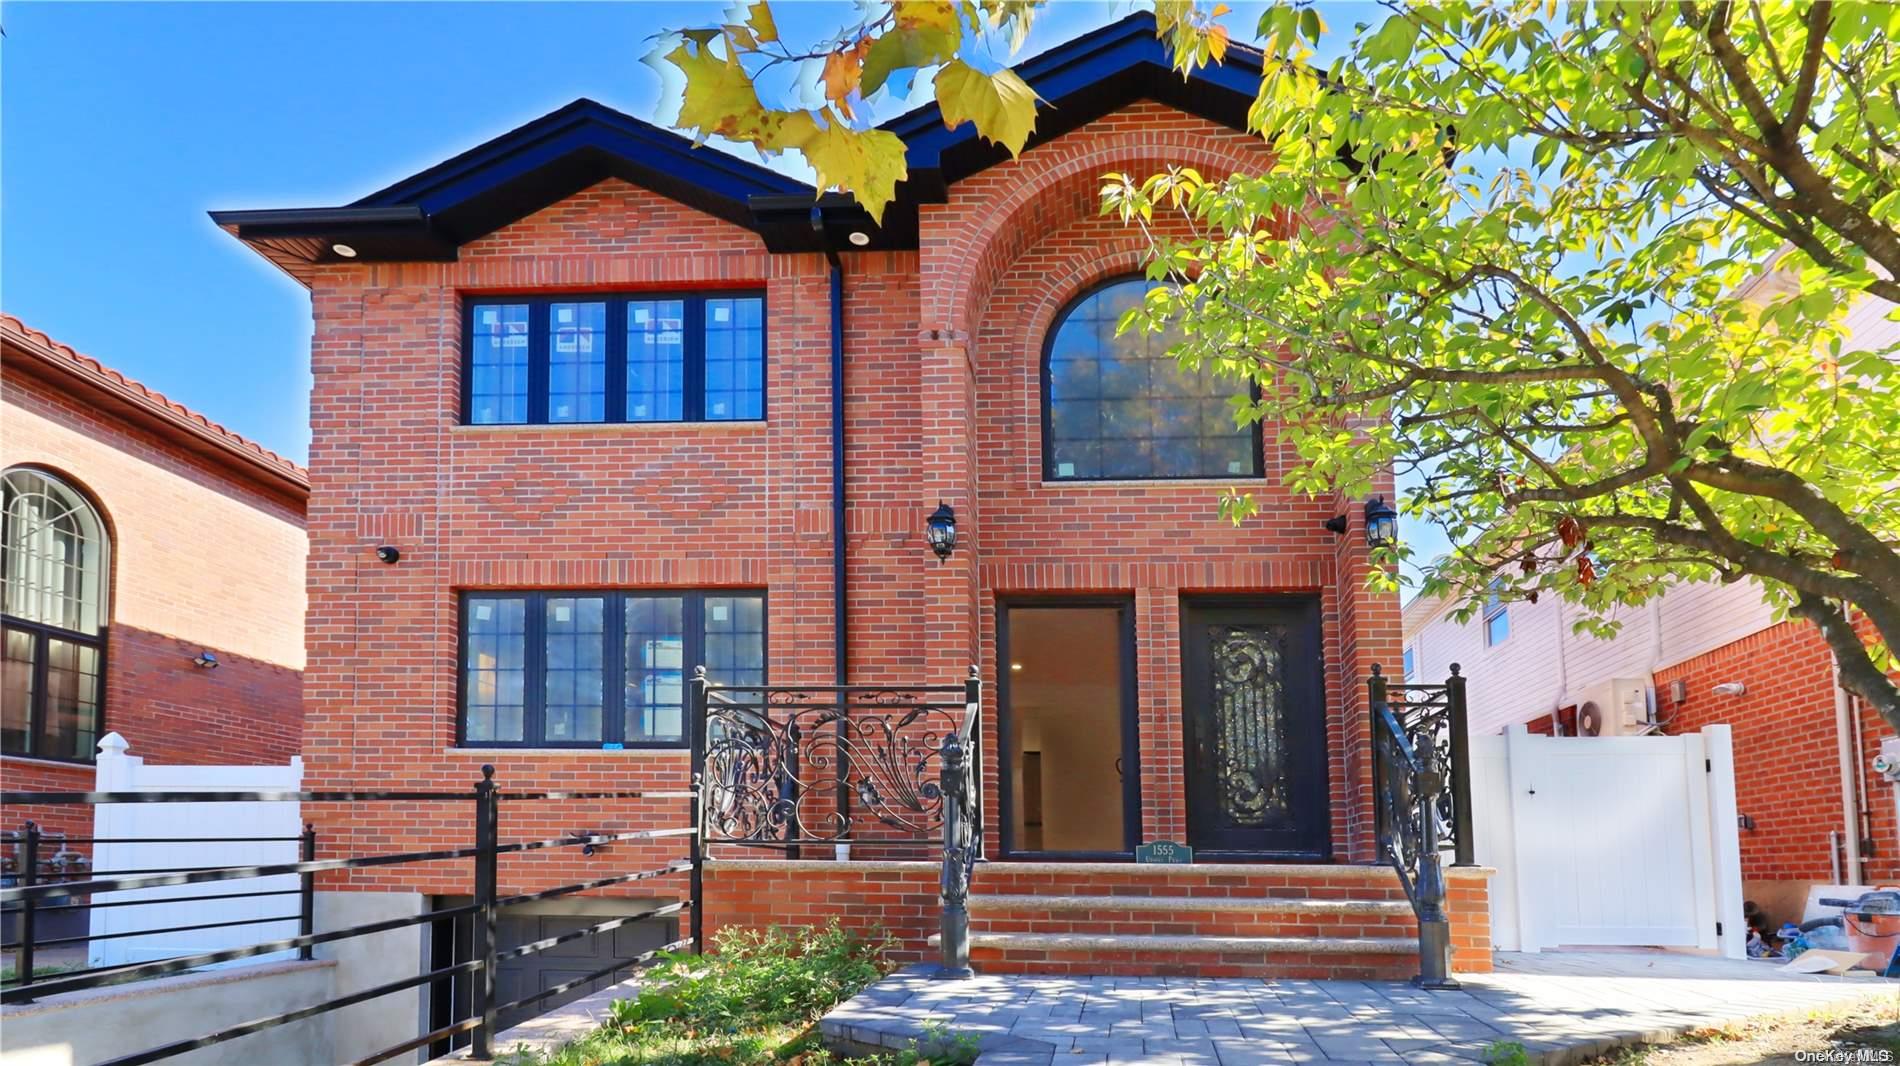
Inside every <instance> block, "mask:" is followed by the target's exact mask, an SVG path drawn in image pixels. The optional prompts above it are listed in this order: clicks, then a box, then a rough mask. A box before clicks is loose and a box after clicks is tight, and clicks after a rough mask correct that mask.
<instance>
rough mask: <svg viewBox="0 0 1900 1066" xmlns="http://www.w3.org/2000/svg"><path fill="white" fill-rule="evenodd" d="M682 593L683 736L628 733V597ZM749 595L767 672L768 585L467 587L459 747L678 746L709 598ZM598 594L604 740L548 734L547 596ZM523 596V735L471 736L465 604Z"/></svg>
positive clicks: (460, 638)
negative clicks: (756, 605) (555, 737)
mask: <svg viewBox="0 0 1900 1066" xmlns="http://www.w3.org/2000/svg"><path fill="white" fill-rule="evenodd" d="M656 596H658V597H678V598H679V599H680V600H681V603H680V629H681V630H682V632H681V633H680V641H681V647H680V673H681V675H682V688H681V692H682V695H681V715H682V721H681V724H682V726H683V730H682V735H681V736H680V738H679V739H678V740H631V741H630V740H628V739H627V738H626V702H625V701H626V678H627V669H626V659H625V656H626V617H627V616H626V601H627V600H628V599H644V598H649V597H656ZM723 596H751V597H756V598H757V599H758V601H759V654H760V661H761V662H762V663H763V664H764V665H763V672H764V673H765V675H766V676H767V677H768V678H769V677H770V674H771V662H772V610H771V607H772V603H771V596H770V595H769V593H768V592H767V591H766V590H765V589H763V588H750V587H746V588H691V589H680V588H567V589H557V588H532V589H508V588H495V589H489V588H483V589H464V590H462V591H461V593H460V594H459V595H458V597H457V606H456V634H455V746H456V747H458V748H537V749H538V748H567V749H574V750H578V751H614V750H617V749H614V748H611V747H608V745H613V744H617V745H619V746H620V749H621V750H629V751H631V750H637V749H664V750H670V749H678V748H685V747H687V746H688V745H689V743H690V742H691V730H692V723H691V722H690V721H687V720H685V716H689V715H691V714H692V697H691V695H690V694H689V693H687V692H686V691H685V687H684V686H685V685H689V684H691V682H692V676H693V668H694V667H695V666H699V665H702V664H703V663H704V661H705V647H706V615H705V611H706V599H707V597H713V598H715V599H716V598H719V597H723ZM591 597H600V598H602V599H604V600H606V603H605V604H603V606H602V611H601V617H602V623H603V626H604V629H605V632H604V635H603V640H604V641H605V647H604V648H603V657H602V662H601V672H602V678H603V680H602V685H601V698H602V702H601V712H600V714H601V721H600V739H599V740H557V741H551V740H547V739H546V734H547V677H546V673H545V665H546V656H547V601H548V600H551V599H552V600H566V599H586V598H591ZM484 599H488V600H502V599H519V600H523V601H525V602H524V604H523V620H522V627H523V632H522V642H523V645H524V646H523V648H522V668H523V672H524V675H525V676H524V678H523V681H522V690H521V699H522V707H521V737H522V739H520V740H470V739H468V609H469V605H470V604H471V603H472V602H475V601H477V600H484Z"/></svg>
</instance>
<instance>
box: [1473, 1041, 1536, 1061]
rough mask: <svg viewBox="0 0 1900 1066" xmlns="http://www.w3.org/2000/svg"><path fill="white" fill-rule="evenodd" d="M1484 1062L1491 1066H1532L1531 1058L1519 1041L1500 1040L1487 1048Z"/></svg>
mask: <svg viewBox="0 0 1900 1066" xmlns="http://www.w3.org/2000/svg"><path fill="white" fill-rule="evenodd" d="M1484 1061H1485V1062H1487V1063H1489V1064H1490V1066H1530V1062H1531V1057H1530V1055H1529V1054H1528V1053H1527V1052H1526V1051H1525V1050H1524V1045H1522V1044H1520V1043H1518V1042H1517V1041H1515V1040H1500V1041H1498V1042H1496V1043H1494V1044H1490V1045H1487V1046H1486V1047H1485V1049H1484Z"/></svg>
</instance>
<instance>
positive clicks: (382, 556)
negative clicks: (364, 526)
mask: <svg viewBox="0 0 1900 1066" xmlns="http://www.w3.org/2000/svg"><path fill="white" fill-rule="evenodd" d="M376 558H377V559H379V560H381V561H382V562H385V563H392V564H393V563H395V561H396V560H398V559H400V558H402V549H401V548H398V547H396V546H395V545H394V544H385V545H383V546H382V547H380V548H378V549H376Z"/></svg>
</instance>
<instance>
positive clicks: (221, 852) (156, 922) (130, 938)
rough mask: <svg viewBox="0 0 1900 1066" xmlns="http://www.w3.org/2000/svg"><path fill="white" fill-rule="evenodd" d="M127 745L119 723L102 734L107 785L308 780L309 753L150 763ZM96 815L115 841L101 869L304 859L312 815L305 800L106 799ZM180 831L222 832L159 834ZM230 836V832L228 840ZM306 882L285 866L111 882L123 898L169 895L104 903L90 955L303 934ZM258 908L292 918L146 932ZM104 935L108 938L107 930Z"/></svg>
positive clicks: (254, 784) (230, 918) (292, 784)
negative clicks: (276, 759)
mask: <svg viewBox="0 0 1900 1066" xmlns="http://www.w3.org/2000/svg"><path fill="white" fill-rule="evenodd" d="M126 748H127V744H126V741H125V738H123V737H121V736H119V734H117V733H108V734H107V735H106V737H105V738H104V739H103V740H101V741H100V742H99V765H98V778H97V780H98V785H97V788H98V790H99V791H101V792H221V791H229V792H260V791H285V792H295V791H297V790H298V789H300V788H302V787H303V760H302V759H301V758H297V757H294V756H293V757H292V758H291V760H290V763H289V765H287V766H147V765H145V760H144V759H141V758H139V757H138V756H136V755H128V754H126ZM92 818H93V822H92V826H93V828H92V835H93V836H94V837H96V838H99V839H100V840H103V841H106V843H101V844H96V845H94V846H93V867H94V868H95V869H97V870H101V871H108V872H109V871H115V870H175V869H178V868H181V867H209V866H262V865H266V864H276V863H290V862H297V861H299V860H300V859H302V857H303V856H302V854H301V852H302V845H301V842H300V841H299V840H298V839H297V838H298V837H299V835H300V834H301V833H302V832H303V824H302V821H301V820H300V816H299V806H298V805H297V804H296V803H101V804H98V805H96V806H95V807H93V816H92ZM180 837H194V838H217V839H212V840H200V841H195V842H178V843H158V842H156V841H161V840H177V838H180ZM257 837H275V838H280V839H276V840H271V841H260V840H256V839H254V838H257ZM234 838H242V839H234ZM224 840H229V841H230V842H229V843H224V842H223V841H224ZM101 876H107V875H101ZM133 876H136V875H133ZM299 887H300V881H299V878H298V877H297V875H296V874H279V875H276V876H273V877H255V878H242V879H239V880H234V881H207V882H202V883H200V884H195V885H161V886H158V887H154V888H135V889H129V890H126V891H123V892H102V893H100V894H99V895H98V896H96V897H95V899H96V900H97V901H98V902H101V903H105V902H119V901H123V900H153V901H157V900H164V901H165V903H164V905H162V906H150V907H148V906H138V905H133V906H117V907H96V908H94V909H93V911H92V936H93V937H94V940H93V941H92V944H91V948H90V951H89V953H88V955H89V957H88V959H87V963H88V965H91V966H116V965H120V964H124V963H138V962H150V961H152V960H154V959H166V958H174V957H177V956H181V955H196V954H199V953H201V952H207V951H221V950H224V949H226V948H235V947H243V946H245V945H249V944H257V943H261V942H263V941H268V940H281V939H283V938H286V937H293V936H296V935H297V932H298V922H297V918H296V915H297V913H298V911H299V909H300V907H301V903H302V900H301V898H300V894H299V892H298V889H299ZM283 890H288V892H287V894H285V895H272V896H253V897H249V898H243V899H205V900H198V899H196V897H199V896H218V895H229V894H231V893H237V892H245V893H249V892H271V891H283ZM254 918H285V919H287V920H283V921H261V922H247V923H246V924H242V925H224V926H222V927H220V928H216V929H198V930H192V931H189V932H182V933H151V934H149V935H146V936H140V935H138V934H139V932H140V931H141V930H146V929H163V928H166V927H169V926H181V925H202V924H206V923H223V922H239V921H243V920H245V919H254ZM128 934H129V935H128ZM101 937H104V938H106V939H98V938H101ZM295 957H296V952H294V951H285V952H278V953H274V954H270V955H260V956H256V957H254V958H247V959H242V960H239V961H238V962H236V963H231V964H226V965H239V966H244V965H251V964H254V963H258V962H268V961H276V960H279V959H290V958H295Z"/></svg>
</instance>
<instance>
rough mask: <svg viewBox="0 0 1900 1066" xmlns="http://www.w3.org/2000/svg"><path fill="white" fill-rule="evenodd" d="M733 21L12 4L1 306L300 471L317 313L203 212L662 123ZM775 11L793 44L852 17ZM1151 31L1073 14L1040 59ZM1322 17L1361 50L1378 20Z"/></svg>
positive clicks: (463, 10) (343, 197)
mask: <svg viewBox="0 0 1900 1066" xmlns="http://www.w3.org/2000/svg"><path fill="white" fill-rule="evenodd" d="M1233 6H1234V7H1235V8H1236V11H1235V12H1234V14H1232V15H1230V16H1229V17H1228V19H1227V24H1228V25H1229V27H1231V28H1232V30H1233V32H1234V34H1235V36H1236V37H1238V38H1247V37H1251V30H1252V27H1253V24H1254V22H1255V20H1256V19H1257V18H1258V12H1259V8H1260V5H1258V4H1248V3H1240V4H1234V5H1233ZM724 8H725V5H724V4H723V3H645V4H642V3H621V4H554V3H543V4H509V3H494V4H471V3H441V4H433V3H431V4H404V3H389V4H371V3H354V4H293V3H255V4H188V3H180V4H82V3H20V2H13V3H6V4H4V5H0V24H3V25H4V28H5V31H6V36H5V38H4V40H0V135H3V136H4V147H5V151H4V157H3V158H0V207H3V208H4V232H3V233H0V308H4V309H5V310H6V311H8V312H10V313H12V314H14V315H17V316H19V317H20V318H22V319H24V320H25V321H26V322H27V324H28V325H31V326H33V327H35V328H38V329H41V330H44V331H46V332H47V333H49V334H51V335H52V336H53V337H54V338H56V339H58V340H61V341H64V342H66V343H67V344H70V345H72V346H73V347H75V348H78V349H79V350H80V351H82V352H85V353H87V354H89V355H92V356H95V357H97V358H99V359H100V360H102V361H104V362H105V363H106V364H107V365H109V366H112V367H114V368H116V369H118V370H121V371H123V372H124V373H126V374H129V375H130V376H132V377H134V378H137V379H138V380H140V381H143V382H144V383H146V384H147V385H150V386H152V387H153V388H156V389H158V390H159V391H161V392H163V393H165V394H166V395H167V396H170V397H171V398H172V399H174V400H177V401H179V402H180V403H183V404H186V405H187V406H190V407H192V408H195V409H197V410H198V411H200V412H203V413H204V414H206V415H207V416H209V417H211V418H213V419H215V420H217V421H219V422H222V423H223V424H225V425H226V426H229V427H230V428H232V429H234V430H236V431H237V432H239V433H242V434H244V435H245V436H247V437H250V438H251V439H253V440H256V441H257V442H259V443H261V444H263V445H265V446H266V447H269V448H272V449H275V450H277V451H279V452H282V453H283V454H285V455H287V456H289V457H291V458H293V459H296V460H298V461H302V460H303V459H304V458H305V456H306V454H307V452H308V447H309V418H308V414H309V387H310V376H309V370H308V358H309V341H310V301H309V298H308V296H307V295H306V293H305V291H304V289H303V288H302V287H301V286H300V285H298V284H297V283H296V282H294V281H292V280H291V279H290V278H289V277H287V276H285V275H283V274H282V273H280V272H278V271H277V269H276V268H275V267H272V266H271V265H269V264H268V263H266V262H265V261H264V260H263V259H262V258H260V257H259V256H257V255H255V254H254V253H252V252H251V251H249V250H248V249H246V248H245V247H244V246H243V245H241V244H239V243H238V242H237V241H236V240H234V239H232V238H231V237H229V236H227V235H226V234H224V233H223V232H222V231H220V230H218V229H217V228H216V227H215V226H213V225H212V224H211V221H210V219H208V218H207V217H206V215H205V212H206V211H207V210H210V209H213V208H255V207H307V206H318V205H329V204H342V203H347V202H349V201H351V200H354V199H356V198H357V197H360V196H362V195H364V194H366V193H369V192H371V191H373V190H375V189H377V188H380V187H382V186H383V185H385V184H388V183H389V182H392V181H395V180H396V179H398V178H402V177H405V176H407V175H409V174H412V173H414V172H415V171H418V170H420V169H422V168H424V167H427V166H429V165H431V164H433V163H437V162H440V161H441V160H443V159H446V158H448V157H449V156H451V155H454V154H455V153H457V152H460V151H462V150H463V149H466V148H469V147H471V146H473V145H475V144H477V143H479V142H481V141H483V140H485V139H487V138H489V137H491V136H494V135H495V134H497V133H501V132H503V131H504V130H507V129H510V128H512V127H514V126H517V125H519V124H521V123H522V122H525V121H527V120H529V119H532V118H534V117H536V116H538V115H541V114H544V113H546V112H548V111H551V110H553V109H555V108H557V107H560V106H561V105H563V104H566V103H567V102H569V101H571V100H573V99H574V98H575V97H579V96H588V97H592V98H594V99H596V100H599V101H601V102H602V103H605V104H608V105H611V106H613V107H617V108H620V109H621V110H624V111H627V112H629V113H631V114H634V115H638V116H641V117H647V118H652V117H655V116H659V115H664V114H665V113H667V110H668V107H667V104H666V102H664V101H662V100H661V99H660V96H661V87H660V81H659V78H658V76H657V75H656V74H655V73H654V72H653V71H652V70H650V69H648V68H647V67H646V66H645V65H643V64H642V63H641V62H640V59H641V57H643V56H644V55H645V54H646V53H647V51H648V50H649V48H650V40H649V38H650V37H651V35H652V34H654V33H656V32H657V31H659V30H661V29H662V28H669V27H679V26H683V25H697V24H705V23H708V22H712V21H715V20H717V19H718V18H719V16H720V14H721V13H722V12H723V10H724ZM774 10H775V11H776V12H777V13H778V20H779V23H780V25H781V27H783V29H784V31H785V35H786V36H787V37H788V39H798V38H800V37H802V36H807V35H813V34H816V33H819V32H822V31H825V30H834V29H835V28H837V27H840V26H843V25H846V24H848V23H849V22H851V21H854V20H855V19H856V17H857V13H856V12H857V9H856V7H855V6H854V5H852V4H848V3H797V2H787V0H780V2H779V3H777V4H775V7H774ZM1133 10H1135V4H1134V3H1133V2H1132V0H1118V2H1059V3H1054V4H1052V5H1050V6H1049V7H1048V8H1047V9H1045V12H1044V14H1043V15H1042V16H1041V18H1040V19H1039V20H1038V22H1037V24H1036V28H1035V31H1034V34H1033V36H1032V37H1031V38H1030V41H1029V44H1028V45H1027V46H1026V48H1025V49H1024V54H1031V53H1034V52H1036V51H1040V50H1041V49H1044V48H1047V47H1049V46H1050V45H1052V44H1055V43H1058V42H1060V41H1062V40H1064V39H1066V38H1069V37H1072V36H1074V35H1076V34H1079V33H1082V32H1085V31H1087V30H1089V29H1092V28H1094V27H1096V26H1099V25H1101V24H1103V23H1105V22H1109V21H1112V20H1114V19H1116V18H1120V17H1122V16H1123V15H1126V14H1128V13H1129V12H1131V11H1133ZM1326 14H1327V19H1328V21H1329V22H1330V23H1331V25H1332V30H1333V34H1330V35H1329V36H1334V35H1337V36H1339V37H1341V38H1343V37H1344V36H1345V34H1346V33H1347V32H1348V31H1349V30H1350V27H1351V24H1352V23H1353V22H1354V21H1355V20H1357V19H1363V18H1371V17H1374V16H1375V14H1376V8H1374V7H1372V6H1371V5H1369V4H1366V5H1355V4H1337V5H1326ZM902 106H903V105H902V103H901V102H890V103H887V104H886V105H885V107H884V110H885V111H886V112H890V113H895V112H896V111H898V110H901V109H902ZM789 169H793V170H794V171H796V168H795V167H791V168H789ZM1418 532H1421V533H1422V532H1424V531H1423V530H1419V531H1418Z"/></svg>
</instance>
